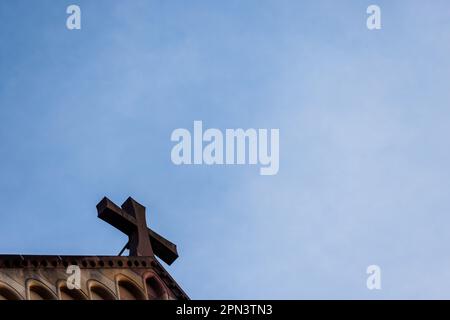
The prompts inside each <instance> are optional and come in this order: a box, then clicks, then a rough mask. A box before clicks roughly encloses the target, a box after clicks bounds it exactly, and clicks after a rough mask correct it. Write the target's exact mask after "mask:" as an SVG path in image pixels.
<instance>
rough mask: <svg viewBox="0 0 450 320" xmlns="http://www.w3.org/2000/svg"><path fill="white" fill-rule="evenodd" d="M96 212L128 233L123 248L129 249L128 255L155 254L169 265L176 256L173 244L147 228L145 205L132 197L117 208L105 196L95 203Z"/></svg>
mask: <svg viewBox="0 0 450 320" xmlns="http://www.w3.org/2000/svg"><path fill="white" fill-rule="evenodd" d="M97 212H98V217H99V218H100V219H102V220H103V221H106V222H108V223H109V224H111V225H112V226H114V227H116V228H117V229H119V230H120V231H122V232H123V233H125V234H126V235H128V239H129V241H128V244H127V245H126V246H125V248H128V249H129V250H130V256H144V257H152V256H153V255H156V256H158V257H159V258H160V259H161V260H163V261H164V262H165V263H167V264H169V265H170V264H172V263H173V262H174V261H175V260H176V259H177V258H178V252H177V246H176V245H175V244H173V243H172V242H170V241H169V240H166V239H165V238H163V237H162V236H160V235H159V234H157V233H156V232H155V231H153V230H151V229H149V228H147V222H146V220H145V207H144V206H143V205H141V204H139V203H138V202H137V201H135V200H134V199H133V198H131V197H130V198H128V199H127V200H126V201H125V202H124V203H123V204H122V208H119V206H117V205H116V204H114V202H112V201H111V200H109V199H108V198H106V197H105V198H103V199H102V201H100V202H99V203H98V204H97ZM125 248H124V249H125Z"/></svg>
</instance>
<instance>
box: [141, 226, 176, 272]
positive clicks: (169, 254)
mask: <svg viewBox="0 0 450 320" xmlns="http://www.w3.org/2000/svg"><path fill="white" fill-rule="evenodd" d="M148 235H149V237H150V243H151V245H152V248H153V252H154V253H155V255H157V256H158V257H159V258H160V259H161V260H162V261H164V262H165V263H167V264H168V265H171V264H172V263H173V262H174V261H175V260H177V258H178V250H177V246H176V245H175V244H174V243H172V242H170V241H169V240H167V239H166V238H164V237H163V236H160V235H159V234H157V233H156V232H155V231H153V230H151V229H148Z"/></svg>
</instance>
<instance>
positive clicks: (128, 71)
mask: <svg viewBox="0 0 450 320" xmlns="http://www.w3.org/2000/svg"><path fill="white" fill-rule="evenodd" d="M71 4H77V5H79V6H80V8H81V12H82V28H81V30H72V31H69V30H68V29H67V28H66V19H67V17H68V15H67V14H66V8H67V7H68V6H69V5H71ZM371 4H377V5H379V6H380V8H381V19H382V20H381V21H382V28H381V30H373V31H370V30H368V29H367V27H366V19H367V17H368V15H367V13H366V9H367V7H368V6H369V5H371ZM0 39H1V41H0V121H1V126H0V154H1V158H0V201H1V208H0V221H1V223H0V253H2V254H46V255H117V254H118V252H119V251H120V249H121V248H122V247H123V245H124V244H125V243H126V241H127V238H126V236H125V235H124V234H122V233H121V232H119V231H118V230H116V229H114V228H113V227H112V226H110V225H108V224H106V223H105V222H103V221H101V220H100V219H98V218H97V212H96V208H95V206H96V204H97V203H98V202H99V201H100V200H101V199H102V198H103V197H104V196H107V197H108V198H110V199H111V200H112V201H114V202H115V203H117V204H119V205H120V204H121V203H122V202H123V201H125V199H126V198H127V197H129V196H132V197H133V198H134V199H136V200H137V201H138V202H140V203H142V204H143V205H145V206H146V207H147V221H148V225H149V226H150V227H151V228H152V229H154V230H155V231H157V232H158V233H160V234H161V235H164V236H165V237H166V238H167V239H170V240H171V241H172V242H174V243H176V244H177V245H178V248H179V253H180V258H179V259H178V260H177V261H176V262H175V263H174V264H173V265H172V266H165V267H166V269H167V270H168V271H169V272H170V273H171V274H172V275H173V277H174V278H175V279H176V280H177V282H178V283H179V284H180V285H181V287H182V288H183V289H184V290H185V291H186V292H187V293H188V295H189V296H190V297H191V298H193V299H396V298H401V299H444V298H445V299H449V298H450V289H449V288H450V232H449V228H450V215H449V214H450V197H449V193H450V165H449V163H450V148H449V147H450V142H449V136H450V126H449V121H450V120H449V119H450V106H449V101H450V90H449V89H448V85H449V82H450V59H448V57H449V56H450V41H449V39H450V3H449V2H448V1H446V0H434V1H424V0H421V1H419V0H408V1H406V0H396V1H381V0H371V1H365V0H361V1H359V0H358V1H356V0H340V1H336V0H314V1H312V0H310V1H298V0H292V1H290V0H281V1H280V0H244V1H243V0H229V1H218V0H213V1H207V0H191V1H181V0H170V1H166V0H164V1H162V0H160V1H156V0H147V1H144V0H133V1H119V0H96V1H87V0H73V1H65V0H64V1H52V0H39V1H28V0H14V1H13V0H3V1H1V2H0ZM195 120H201V121H203V126H204V127H205V128H219V129H221V130H226V129H227V128H232V129H233V128H244V129H247V128H266V129H272V128H277V129H279V130H280V169H279V172H278V174H277V175H273V176H261V175H260V174H259V167H258V166H250V165H243V166H217V165H216V166H206V165H203V166H199V165H197V166H193V165H192V166H188V165H185V166H176V165H174V164H173V163H172V161H171V158H170V154H171V150H172V148H173V146H174V142H172V141H171V140H170V137H171V133H172V132H173V130H175V129H177V128H187V129H189V130H192V128H193V122H194V121H195ZM369 265H378V266H379V267H380V270H381V284H382V288H381V290H368V288H367V286H366V279H367V277H368V275H367V273H366V269H367V267H368V266H369Z"/></svg>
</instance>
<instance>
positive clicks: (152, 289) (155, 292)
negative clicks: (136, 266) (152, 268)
mask: <svg viewBox="0 0 450 320" xmlns="http://www.w3.org/2000/svg"><path fill="white" fill-rule="evenodd" d="M144 283H145V289H146V293H147V297H148V299H149V300H169V293H168V290H167V288H166V286H165V285H164V283H163V282H162V281H161V279H160V278H159V277H158V275H157V274H156V273H154V272H147V273H145V274H144Z"/></svg>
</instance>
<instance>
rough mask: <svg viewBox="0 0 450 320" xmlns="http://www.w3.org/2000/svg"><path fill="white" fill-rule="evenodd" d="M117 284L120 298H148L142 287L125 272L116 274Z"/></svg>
mask: <svg viewBox="0 0 450 320" xmlns="http://www.w3.org/2000/svg"><path fill="white" fill-rule="evenodd" d="M116 286H117V292H118V296H119V299H120V300H147V297H146V295H145V293H144V292H143V291H142V288H141V287H140V286H139V285H138V284H137V283H136V282H135V281H133V280H131V279H130V278H129V277H127V276H125V275H123V274H119V275H117V276H116Z"/></svg>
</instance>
